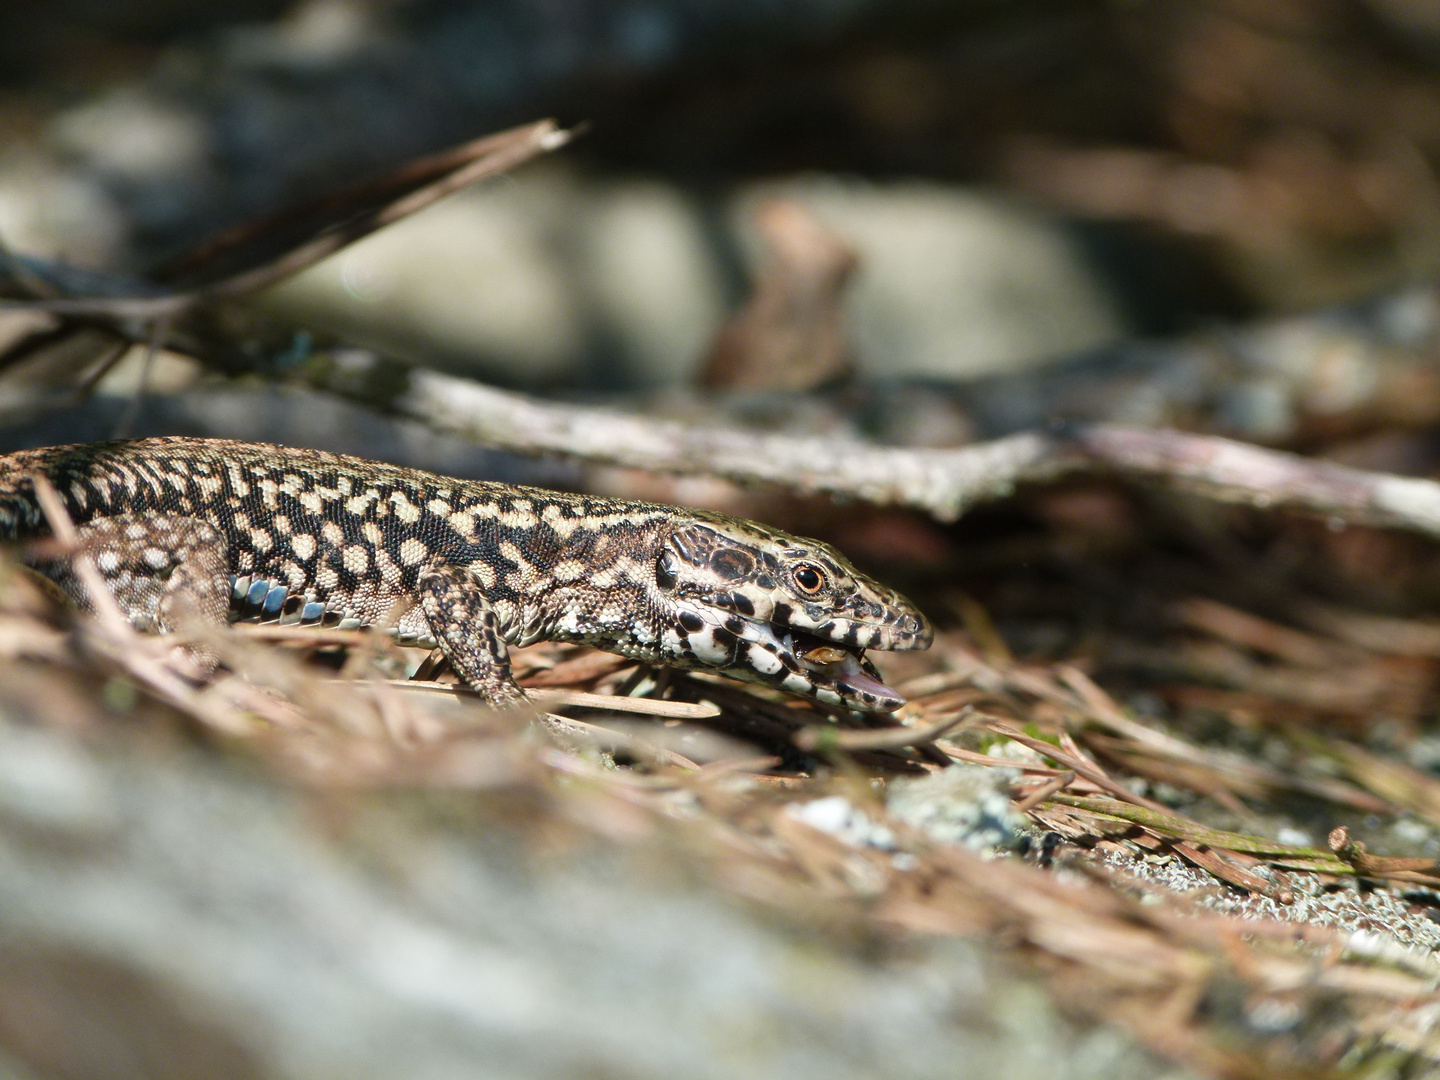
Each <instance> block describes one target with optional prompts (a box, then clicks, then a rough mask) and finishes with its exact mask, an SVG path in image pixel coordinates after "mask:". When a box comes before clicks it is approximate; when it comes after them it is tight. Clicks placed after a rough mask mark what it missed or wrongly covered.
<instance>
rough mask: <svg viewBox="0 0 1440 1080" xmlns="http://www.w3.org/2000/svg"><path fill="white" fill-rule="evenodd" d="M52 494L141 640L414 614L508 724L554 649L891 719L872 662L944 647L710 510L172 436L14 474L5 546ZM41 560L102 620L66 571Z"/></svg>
mask: <svg viewBox="0 0 1440 1080" xmlns="http://www.w3.org/2000/svg"><path fill="white" fill-rule="evenodd" d="M37 474H43V475H44V476H45V477H46V479H48V480H49V482H50V483H51V484H52V485H53V486H54V488H55V489H56V491H57V492H58V493H59V495H60V497H61V498H62V500H63V501H64V503H65V507H66V510H67V511H68V512H69V515H70V517H71V519H72V520H73V522H74V523H75V525H76V527H77V534H78V541H77V543H78V550H79V551H80V552H83V553H84V554H86V555H88V556H89V557H90V558H91V560H92V561H93V563H94V565H95V566H96V568H97V569H98V570H99V571H100V573H101V575H102V577H103V578H104V580H105V582H106V585H107V587H108V588H109V589H110V590H111V591H112V592H113V593H114V595H115V598H116V600H117V601H118V603H119V605H120V607H121V610H122V611H123V612H124V613H125V614H126V616H127V617H128V618H129V619H130V621H131V622H132V623H133V624H135V625H136V626H137V627H139V628H140V629H142V630H147V631H150V632H156V633H165V632H170V631H173V630H174V629H176V628H177V623H178V622H179V621H180V619H181V616H182V614H185V613H188V614H189V615H190V616H193V617H198V618H201V619H205V620H208V621H210V622H213V623H223V622H225V621H226V620H227V619H235V618H260V619H267V618H268V619H271V620H278V621H279V622H281V623H282V624H284V623H298V624H302V625H309V624H318V625H322V626H339V627H342V628H345V627H362V626H375V625H380V624H383V623H384V622H385V621H386V620H387V618H388V617H389V615H390V613H391V612H392V611H394V610H397V607H396V605H397V603H399V604H400V607H401V608H405V602H407V601H408V602H409V606H408V608H406V609H405V610H404V611H403V614H401V615H400V617H399V619H398V623H397V624H396V625H395V626H394V627H393V631H394V632H395V633H396V635H397V637H398V638H399V640H401V641H402V642H406V643H413V644H418V645H425V646H429V647H432V648H434V647H438V648H439V649H440V650H441V651H442V652H443V654H444V655H445V657H446V658H447V659H448V660H449V662H450V665H451V667H452V669H453V670H454V671H455V673H456V674H457V675H458V676H459V678H460V679H461V680H462V681H463V682H464V683H465V684H467V685H468V686H469V687H470V688H472V689H473V690H475V691H477V692H478V693H479V694H480V695H481V696H482V697H483V698H485V699H486V700H487V701H488V702H490V703H491V704H492V705H496V706H511V705H518V704H520V703H522V702H523V701H524V700H525V696H524V692H523V691H522V690H521V689H520V688H519V687H518V686H517V685H516V683H515V681H514V679H513V677H512V674H511V669H510V661H509V651H508V646H510V645H517V646H521V645H528V644H531V643H533V642H536V641H541V640H546V641H559V642H573V643H577V644H584V645H592V646H595V647H597V648H600V649H603V650H606V651H609V652H613V653H617V654H620V655H622V656H626V657H630V658H633V659H637V660H641V661H643V662H646V663H651V664H657V665H666V666H670V667H675V668H680V669H688V670H701V671H711V672H718V673H720V674H723V675H728V676H731V677H733V678H736V679H740V680H745V681H749V682H753V683H759V684H764V685H768V686H772V687H776V688H778V689H780V690H783V691H787V692H789V693H792V694H795V695H798V696H802V697H808V698H811V699H814V700H816V701H819V702H822V703H825V704H828V705H832V706H839V707H842V708H846V709H850V710H852V711H856V712H862V713H865V712H869V713H881V712H890V711H893V710H895V709H897V708H899V707H900V706H901V705H902V704H904V698H903V697H902V696H901V695H900V694H899V693H898V692H896V691H895V690H893V689H892V688H891V687H889V686H887V685H885V683H884V682H883V681H882V679H881V678H880V676H879V674H878V672H877V671H876V669H875V668H874V666H873V665H872V664H871V662H870V661H869V660H868V659H867V658H866V656H865V651H864V650H866V649H877V650H895V649H923V648H927V647H928V646H929V645H930V642H931V639H932V630H931V627H930V624H929V623H928V622H927V621H926V619H925V617H924V616H923V615H922V614H921V613H920V612H919V611H918V610H917V609H916V608H915V607H914V605H912V604H911V603H910V602H909V601H908V600H906V599H905V598H904V597H902V596H901V595H900V594H899V593H897V592H895V591H894V590H892V589H889V588H887V587H886V586H884V585H882V584H880V583H879V582H877V581H875V580H873V579H872V578H870V577H867V576H866V575H865V574H863V573H861V572H860V571H859V570H857V569H856V568H855V567H854V566H852V565H851V564H850V562H849V561H847V560H846V559H845V557H844V556H843V555H841V554H840V553H839V552H838V551H836V550H835V549H834V548H832V547H831V546H829V545H827V544H825V543H822V542H821V541H818V540H809V539H804V538H801V537H797V536H792V535H790V534H788V533H785V532H782V531H781V530H779V529H775V528H771V527H769V526H766V525H762V524H759V523H756V522H752V521H746V520H742V519H739V518H732V517H728V516H726V515H723V514H719V513H715V512H710V511H703V510H694V509H684V508H680V507H675V506H666V505H663V504H659V503H649V502H639V501H633V500H624V499H614V498H605V497H601V496H595V495H588V494H570V493H563V492H556V491H548V490H543V489H539V488H530V487H520V486H516V485H511V484H505V483H501V482H498V481H485V480H457V479H452V478H448V477H443V476H438V475H434V474H430V473H426V472H422V471H419V470H414V469H407V468H402V467H399V466H395V465H389V464H384V463H380V462H374V461H368V460H365V459H363V458H358V457H350V456H346V455H339V454H332V453H328V452H324V451H318V450H308V449H297V448H292V447H284V446H276V445H270V444H261V443H244V442H235V441H230V440H223V439H201V438H189V437H181V436H168V437H161V438H150V439H139V440H134V441H122V442H108V443H92V444H83V445H72V446H58V447H50V448H45V449H38V450H23V451H18V452H15V453H12V454H10V455H8V456H5V457H0V542H3V541H9V542H23V541H28V540H33V539H39V538H41V537H45V536H47V535H49V532H50V529H49V526H48V524H47V521H46V519H45V516H44V514H43V513H42V511H41V508H40V505H39V503H38V501H37V498H36V495H35V484H34V477H35V476H36V475H37ZM30 561H31V563H32V565H33V566H34V567H35V569H37V570H38V571H40V572H41V573H43V574H44V575H45V576H46V577H48V578H50V579H51V580H52V581H54V582H55V583H56V584H57V585H59V586H60V588H61V589H62V590H63V591H64V592H65V593H66V594H67V595H68V596H69V597H70V598H71V599H72V600H74V601H76V602H77V603H79V604H80V605H81V606H82V607H83V606H86V605H87V603H88V600H87V598H86V596H85V595H84V589H83V586H81V585H80V584H79V582H78V579H77V578H76V577H75V576H74V575H73V574H72V573H70V572H69V569H68V567H69V562H68V560H67V559H64V558H57V557H55V556H53V555H50V556H45V555H32V556H31V559H30Z"/></svg>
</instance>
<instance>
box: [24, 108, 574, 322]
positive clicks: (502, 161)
mask: <svg viewBox="0 0 1440 1080" xmlns="http://www.w3.org/2000/svg"><path fill="white" fill-rule="evenodd" d="M569 139H570V133H569V132H567V131H562V130H561V129H560V128H559V127H558V126H557V125H556V124H555V122H554V121H553V120H541V121H539V122H537V123H533V124H527V125H525V126H524V127H519V128H514V129H512V130H510V131H505V132H501V133H499V134H498V135H492V136H489V137H488V138H486V139H481V140H477V141H476V142H474V143H469V144H467V145H466V146H465V147H462V148H459V149H458V150H456V151H448V152H447V153H446V154H445V155H442V158H443V160H444V161H445V162H447V163H449V164H450V166H451V168H450V170H449V171H447V172H445V173H444V174H443V175H441V176H440V177H439V178H438V179H435V180H432V181H430V182H429V183H426V184H425V185H424V186H423V187H420V188H418V189H416V190H413V191H408V192H406V193H404V194H403V195H400V196H398V197H396V198H393V199H391V200H390V201H388V202H385V203H384V204H382V205H379V206H372V207H366V208H364V209H363V210H360V211H357V212H356V213H354V214H353V215H352V216H350V217H349V218H347V219H345V220H343V221H340V222H338V223H331V224H329V225H327V226H325V227H324V228H322V229H321V231H319V232H318V233H317V234H316V235H314V236H311V237H309V238H307V239H306V240H304V241H303V242H301V243H300V244H298V245H297V246H294V247H291V248H290V249H289V250H287V251H285V252H284V253H283V254H282V255H280V256H279V257H278V258H275V259H272V260H270V261H268V262H264V263H262V264H260V265H258V266H252V267H247V268H245V269H243V270H240V271H238V272H236V273H233V274H231V275H229V276H227V277H224V278H222V279H220V280H219V281H216V282H214V283H213V284H210V285H206V286H204V287H202V288H198V289H193V290H186V291H180V292H158V293H155V294H147V295H119V296H116V295H103V296H68V297H66V296H61V297H54V298H45V299H36V300H0V310H16V311H38V312H46V313H48V314H52V315H62V316H72V317H74V316H88V317H91V318H97V319H109V320H114V321H117V322H123V321H125V320H131V319H141V320H144V319H161V318H176V317H178V316H181V315H184V314H185V313H186V312H188V311H190V310H192V309H193V308H195V307H197V306H199V305H201V304H204V303H208V302H213V301H219V300H233V299H237V298H239V297H242V296H249V295H250V294H252V293H255V292H258V291H260V290H261V289H264V288H266V287H268V286H270V285H274V284H276V283H277V282H279V281H283V280H284V279H285V278H287V277H290V276H292V275H294V274H298V273H299V272H300V271H302V270H305V269H307V268H309V267H311V266H313V265H315V264H316V263H317V262H319V261H320V260H322V259H324V258H327V257H328V256H330V255H333V254H335V252H337V251H339V250H340V249H341V248H344V247H346V246H348V245H350V244H353V243H354V242H355V241H357V240H360V239H362V238H363V237H366V236H369V235H370V234H371V233H373V232H375V231H376V230H377V229H382V228H384V227H385V226H386V225H391V224H394V223H395V222H397V221H399V220H400V219H402V218H405V217H408V216H409V215H411V214H413V213H416V212H417V211H419V210H423V209H424V208H425V207H427V206H430V205H431V204H432V203H434V202H436V201H438V200H440V199H442V198H444V197H445V196H447V195H451V194H453V193H454V192H456V191H459V190H460V189H461V188H464V187H467V186H469V185H471V184H474V183H478V182H479V181H481V180H486V179H489V178H491V177H494V176H498V175H499V174H501V173H503V172H507V171H509V170H510V169H513V168H515V167H516V166H518V165H521V164H523V163H524V162H526V161H529V160H530V159H531V158H534V157H538V156H539V155H541V154H545V153H549V152H550V151H552V150H556V149H559V148H560V147H561V146H564V145H565V143H566V142H568V141H569ZM457 157H458V158H459V159H461V160H456V159H457ZM462 162H463V163H462ZM407 168H413V166H412V167H407ZM402 173H403V175H406V176H409V175H412V174H411V173H410V172H406V171H405V170H402ZM382 179H383V178H382ZM367 190H368V189H367ZM216 250H217V252H218V251H224V250H229V248H228V246H227V245H220V246H218V247H217V249H216Z"/></svg>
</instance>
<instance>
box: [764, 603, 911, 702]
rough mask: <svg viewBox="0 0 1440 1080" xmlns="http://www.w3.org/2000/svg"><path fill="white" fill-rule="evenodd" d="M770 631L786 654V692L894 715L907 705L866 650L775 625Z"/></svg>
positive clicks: (782, 683) (783, 681) (781, 681)
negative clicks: (870, 658)
mask: <svg viewBox="0 0 1440 1080" xmlns="http://www.w3.org/2000/svg"><path fill="white" fill-rule="evenodd" d="M770 630H771V632H772V633H773V634H774V635H775V640H776V644H777V645H779V647H780V649H781V650H782V657H783V658H782V660H781V663H782V664H783V667H784V671H785V678H783V679H781V680H779V682H778V685H780V686H781V687H782V688H784V689H786V690H793V691H795V692H797V693H801V694H805V695H806V696H808V697H813V698H815V699H817V700H819V701H823V702H826V703H827V704H831V705H843V706H845V707H847V708H860V709H865V710H867V711H874V712H893V711H894V710H895V709H898V708H899V707H900V706H901V705H904V704H905V698H904V697H902V696H901V695H900V693H899V692H898V691H896V690H893V689H892V688H890V687H888V686H886V685H885V683H884V682H882V681H881V679H880V673H879V672H878V671H876V670H875V665H874V664H872V663H870V661H869V660H868V659H866V657H865V651H864V650H863V649H859V648H856V647H854V646H849V645H840V644H837V643H836V642H833V641H827V640H825V639H824V638H820V637H816V636H815V635H814V634H810V633H807V632H805V631H804V630H796V629H793V628H791V627H785V626H776V625H774V624H772V625H771V626H770ZM787 659H788V660H789V661H791V663H786V662H785V660H787ZM792 665H793V666H792ZM767 681H770V680H767Z"/></svg>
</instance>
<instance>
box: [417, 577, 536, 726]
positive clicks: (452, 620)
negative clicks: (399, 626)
mask: <svg viewBox="0 0 1440 1080" xmlns="http://www.w3.org/2000/svg"><path fill="white" fill-rule="evenodd" d="M416 590H417V592H418V593H419V596H420V607H421V610H422V611H424V612H425V618H426V620H427V621H428V622H429V623H430V633H431V635H432V636H433V637H434V638H435V640H436V641H438V642H439V643H440V649H441V651H442V652H444V654H445V658H446V659H447V660H449V661H450V666H451V667H453V668H454V669H455V673H456V674H457V675H459V676H460V678H461V679H463V680H464V681H465V683H466V685H468V686H469V687H470V688H471V689H473V690H476V691H477V692H479V693H480V694H481V695H482V696H483V697H484V698H485V699H486V700H487V701H489V702H490V703H491V704H492V705H495V706H497V707H505V706H514V705H519V704H522V703H523V702H524V701H525V692H524V691H523V690H521V689H520V687H518V686H516V685H515V680H514V679H513V678H512V677H511V674H510V652H509V649H507V648H506V645H505V639H504V638H503V637H502V636H501V634H500V624H499V620H498V619H496V617H495V610H494V608H492V607H491V606H490V602H489V601H488V600H486V599H485V594H484V592H483V591H482V590H481V588H480V584H479V582H477V581H476V580H475V579H474V577H472V576H471V575H470V574H469V573H468V572H466V571H465V570H463V569H461V568H460V567H458V566H449V565H439V566H432V567H429V568H427V569H425V570H423V571H421V573H420V579H419V581H418V582H417V583H416Z"/></svg>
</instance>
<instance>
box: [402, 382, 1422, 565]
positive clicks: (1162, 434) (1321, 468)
mask: <svg viewBox="0 0 1440 1080" xmlns="http://www.w3.org/2000/svg"><path fill="white" fill-rule="evenodd" d="M395 405H396V407H397V408H398V409H399V410H400V411H401V412H403V413H405V414H407V415H409V416H413V417H415V418H417V419H420V420H423V421H424V422H426V423H427V424H429V425H430V426H432V427H434V428H437V429H439V430H442V431H449V432H454V433H457V434H460V435H464V436H466V437H468V438H471V439H474V440H476V441H478V442H481V443H485V444H487V445H490V446H496V447H500V448H503V449H507V450H517V451H522V452H526V453H533V454H566V455H569V456H572V457H577V458H583V459H585V460H588V461H596V462H604V463H606V464H611V465H621V466H626V467H630V468H638V469H648V470H652V471H661V472H674V473H686V474H705V475H711V476H719V477H724V478H725V479H728V480H734V481H737V482H739V483H764V484H774V485H777V486H779V487H784V488H788V489H790V490H793V491H801V492H807V493H823V494H829V495H837V496H842V497H845V498H853V499H861V500H864V501H866V502H872V503H879V504H889V505H899V506H911V507H915V508H917V509H920V510H924V511H926V512H928V513H930V514H932V515H934V516H935V517H937V518H939V519H940V520H942V521H953V520H955V519H956V518H958V517H960V516H961V515H962V514H963V513H964V512H965V511H966V510H968V509H970V508H971V507H972V506H974V505H976V504H977V503H981V502H987V501H990V500H994V499H999V498H1004V497H1005V496H1008V495H1009V494H1011V493H1012V492H1013V491H1014V490H1015V488H1016V487H1017V486H1018V485H1020V484H1031V483H1043V482H1047V481H1053V480H1056V479H1059V478H1061V477H1064V476H1069V475H1074V474H1080V473H1091V474H1096V473H1098V474H1111V475H1115V476H1120V477H1127V478H1130V479H1135V480H1145V481H1157V482H1161V483H1164V484H1167V485H1169V486H1172V487H1179V488H1181V489H1183V490H1187V491H1190V492H1192V493H1194V494H1197V495H1201V496H1204V497H1206V498H1210V499H1215V500H1217V501H1220V502H1227V503H1236V504H1240V505H1246V506H1253V507H1256V508H1259V509H1289V510H1298V511H1302V512H1305V513H1311V514H1316V515H1319V516H1322V517H1328V518H1333V519H1335V520H1336V521H1339V522H1343V523H1345V524H1351V525H1375V526H1382V527H1389V528H1402V529H1409V530H1412V531H1415V532H1420V533H1424V534H1426V535H1429V536H1440V484H1437V483H1435V482H1433V481H1430V480H1420V479H1411V478H1408V477H1400V476H1392V475H1389V474H1385V473H1373V472H1365V471H1363V470H1360V469H1351V468H1346V467H1344V466H1341V465H1335V464H1331V463H1329V462H1325V461H1316V460H1313V459H1310V458H1303V457H1300V456H1298V455H1296V454H1289V453H1283V452H1281V451H1277V450H1267V449H1265V448H1263V447H1258V446H1251V445H1248V444H1246V443H1241V442H1236V441H1234V440H1231V439H1222V438H1218V437H1215V436H1209V435H1192V434H1187V433H1185V432H1179V431H1165V430H1161V431H1150V430H1143V429H1135V428H1123V427H1115V426H1111V425H1105V424H1100V425H1093V426H1083V427H1073V428H1067V429H1057V430H1052V431H1043V432H1026V433H1023V434H1019V435H1012V436H1009V437H1007V438H1004V439H997V440H996V441H994V442H989V443H981V444H978V445H975V446H965V447H960V448H957V449H953V450H952V449H946V450H932V449H903V448H897V447H885V446H877V445H875V444H873V443H867V442H863V441H861V440H859V439H855V438H851V437H846V436H792V435H769V434H765V433H762V432H756V431H746V430H742V429H739V428H721V427H692V426H689V425H686V424H681V423H676V422H672V421H667V420H656V419H652V418H648V417H642V416H636V415H627V414H624V413H619V412H614V411H611V410H607V409H597V408H588V407H584V406H578V405H560V404H554V403H550V402H542V401H539V400H537V399H535V398H531V397H526V396H524V395H521V394H515V393H510V392H507V391H503V390H496V389H494V388H492V387H488V386H484V385H481V384H480V383H476V382H471V381H468V380H465V379H458V378H454V377H452V376H449V375H441V374H439V373H436V372H431V371H417V372H415V373H414V375H413V376H412V378H411V382H410V388H409V390H408V391H407V392H406V393H405V394H404V395H402V396H401V397H400V398H399V399H397V400H396V402H395Z"/></svg>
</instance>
